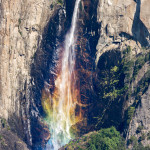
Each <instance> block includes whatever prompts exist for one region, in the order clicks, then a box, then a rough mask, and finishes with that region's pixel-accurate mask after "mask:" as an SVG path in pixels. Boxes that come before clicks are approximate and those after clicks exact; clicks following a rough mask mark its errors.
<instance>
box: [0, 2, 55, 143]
mask: <svg viewBox="0 0 150 150" xmlns="http://www.w3.org/2000/svg"><path fill="white" fill-rule="evenodd" d="M56 4H57V3H55V2H53V1H50V0H42V1H41V0H27V1H19V0H15V1H14V0H9V1H8V0H6V1H5V0H2V1H0V117H3V118H5V119H7V120H8V122H10V124H13V123H12V122H13V121H14V122H15V125H14V128H17V130H15V129H14V130H15V131H16V132H18V134H19V132H20V133H22V132H23V131H22V130H24V129H25V132H26V134H25V135H24V133H23V134H22V135H20V136H21V137H22V138H24V136H25V137H26V140H27V143H28V144H29V145H32V140H31V139H32V137H31V131H30V119H29V118H30V116H29V111H32V108H31V103H32V105H34V104H33V98H32V94H31V93H32V92H31V86H32V85H34V81H32V82H31V64H32V63H34V60H33V58H34V54H35V52H36V50H37V47H38V44H39V43H40V41H41V39H42V34H43V32H44V27H45V26H46V25H47V23H48V22H49V20H50V18H52V16H53V14H54V11H55V10H56V6H57V5H56ZM29 109H30V110H29ZM34 109H35V110H36V108H34ZM35 112H36V111H35ZM32 113H33V112H32ZM36 114H37V112H36V113H34V115H36Z"/></svg>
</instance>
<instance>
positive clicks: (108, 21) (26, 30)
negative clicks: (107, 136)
mask: <svg viewBox="0 0 150 150" xmlns="http://www.w3.org/2000/svg"><path fill="white" fill-rule="evenodd" d="M74 3H75V0H73V1H72V2H70V1H69V0H65V1H62V0H57V1H56V0H55V1H54V0H42V1H41V0H26V1H24V0H22V1H19V0H15V1H13V0H1V1H0V121H1V123H0V137H1V138H0V142H1V143H0V144H1V145H0V148H1V149H2V150H3V149H8V145H12V148H11V149H18V150H22V149H36V148H39V147H41V145H42V146H43V147H44V146H45V144H46V142H47V141H48V140H49V138H50V133H49V131H48V126H47V124H46V123H45V122H44V121H43V117H44V115H45V114H44V111H43V108H42V105H41V94H42V89H43V87H44V86H45V81H47V80H49V67H50V65H51V64H52V63H53V62H52V55H53V53H54V51H55V50H56V48H57V46H58V45H61V43H62V41H63V39H64V35H65V34H66V32H67V30H68V28H69V27H70V22H71V18H72V13H73V8H74ZM149 10H150V0H81V4H80V15H79V23H78V28H79V32H78V43H77V45H78V50H77V72H78V77H77V78H78V81H79V82H80V84H81V85H80V93H81V101H82V104H84V105H87V107H84V117H85V120H84V121H83V122H81V123H79V124H77V125H76V127H77V128H79V130H80V131H79V132H78V135H79V136H81V135H83V134H86V133H88V132H91V131H94V130H99V129H101V128H109V127H111V126H115V127H116V128H117V130H119V131H120V133H121V134H122V135H123V137H124V138H125V139H126V145H127V147H129V148H130V149H132V147H133V143H132V142H129V141H132V139H133V137H134V139H135V138H136V140H137V141H139V142H142V144H143V145H144V146H146V145H150V140H149V139H150V135H149V133H150V118H149V114H150V109H149V107H150V102H149V100H150V87H149V83H150V64H149V63H150V62H149V61H150V11H149ZM7 135H11V137H12V138H14V140H13V141H11V139H10V137H9V136H7ZM17 136H18V137H17ZM18 141H19V142H18ZM18 143H19V144H18ZM27 147H28V148H27Z"/></svg>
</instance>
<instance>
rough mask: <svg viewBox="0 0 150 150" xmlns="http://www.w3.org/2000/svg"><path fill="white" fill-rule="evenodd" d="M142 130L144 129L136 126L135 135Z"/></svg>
mask: <svg viewBox="0 0 150 150" xmlns="http://www.w3.org/2000/svg"><path fill="white" fill-rule="evenodd" d="M143 128H144V127H143V126H138V128H137V130H136V133H140V132H141V131H142V130H143Z"/></svg>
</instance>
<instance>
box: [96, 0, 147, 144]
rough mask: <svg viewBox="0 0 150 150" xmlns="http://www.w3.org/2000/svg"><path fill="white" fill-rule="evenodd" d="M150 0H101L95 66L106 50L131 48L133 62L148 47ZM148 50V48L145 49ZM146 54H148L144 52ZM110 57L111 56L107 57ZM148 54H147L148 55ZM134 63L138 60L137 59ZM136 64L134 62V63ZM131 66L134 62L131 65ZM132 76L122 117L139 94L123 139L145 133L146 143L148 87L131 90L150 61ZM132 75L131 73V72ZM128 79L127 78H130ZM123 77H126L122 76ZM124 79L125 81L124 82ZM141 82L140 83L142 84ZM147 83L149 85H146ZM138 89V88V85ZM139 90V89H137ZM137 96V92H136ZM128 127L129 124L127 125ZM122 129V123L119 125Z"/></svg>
mask: <svg viewBox="0 0 150 150" xmlns="http://www.w3.org/2000/svg"><path fill="white" fill-rule="evenodd" d="M149 3H150V1H149V0H136V1H134V0H100V1H99V4H98V8H97V21H98V22H99V25H100V28H99V32H100V38H99V41H98V44H97V55H96V57H97V58H96V60H95V62H96V65H97V67H98V63H99V60H101V59H102V56H103V55H104V54H105V53H107V52H108V51H112V50H119V51H120V52H121V53H122V55H123V50H125V49H126V48H127V47H128V46H129V47H130V48H131V55H130V57H129V58H128V59H130V62H131V61H134V60H135V58H137V57H138V55H139V54H140V55H143V54H144V53H145V52H144V50H143V49H142V48H141V47H147V48H148V47H149V46H150V11H149V10H150V5H149ZM147 51H149V50H147ZM146 55H148V54H146ZM109 57H110V60H111V59H112V58H111V57H112V56H109ZM148 57H149V56H148ZM136 63H137V62H136ZM136 63H135V65H136ZM143 64H144V63H143ZM133 66H134V65H133ZM140 68H141V69H140V70H139V71H138V73H137V76H136V78H135V79H131V80H130V82H131V85H130V86H129V88H131V87H132V88H131V93H133V94H131V95H132V96H131V97H130V98H125V99H126V100H125V101H124V106H123V110H122V117H123V114H124V113H125V110H127V109H128V108H129V107H132V106H133V105H135V101H136V100H137V99H138V98H137V95H140V94H141V95H140V102H139V104H138V105H136V107H135V111H134V112H133V118H132V119H131V122H130V124H129V128H128V127H127V128H128V129H127V130H128V131H127V137H126V139H127V140H128V139H130V138H131V136H135V137H137V138H138V140H140V139H141V136H142V135H145V139H143V141H142V143H143V144H144V145H148V144H150V143H149V140H148V138H147V134H148V133H149V131H150V127H149V125H150V123H149V113H150V111H149V107H150V105H149V99H150V95H149V93H150V91H149V89H150V88H146V89H145V91H142V92H141V93H139V94H137V93H136V92H134V90H136V89H138V87H141V86H142V84H143V83H144V84H145V83H146V81H144V79H145V78H147V77H146V76H149V75H147V74H148V71H149V69H150V68H149V61H148V62H147V63H145V64H144V65H143V67H140ZM130 70H131V72H132V71H133V73H131V74H134V72H135V67H133V70H132V65H131V66H130ZM131 76H132V75H131ZM129 78H130V77H129ZM125 80H126V78H125ZM125 80H124V83H125V82H126V81H125ZM142 82H143V83H142ZM148 85H149V84H148ZM139 89H140V88H139ZM139 91H140V90H139ZM135 93H136V94H137V95H136V94H135ZM133 103H134V104H133ZM127 126H128V125H127ZM139 126H142V127H143V130H142V131H141V132H140V133H137V129H138V127H139ZM122 128H123V126H122Z"/></svg>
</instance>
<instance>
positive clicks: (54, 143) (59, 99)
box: [42, 0, 82, 150]
mask: <svg viewBox="0 0 150 150" xmlns="http://www.w3.org/2000/svg"><path fill="white" fill-rule="evenodd" d="M79 3H80V0H76V3H75V8H74V13H73V18H72V24H71V28H70V30H69V32H68V33H67V35H66V38H65V44H64V51H63V55H62V58H61V57H60V60H59V62H60V67H59V68H56V70H57V73H56V74H57V75H56V80H55V81H54V91H53V92H50V90H49V89H48V88H45V89H44V90H43V93H42V105H43V108H44V110H45V112H46V114H47V117H46V121H47V123H48V124H49V128H50V133H51V138H50V140H49V142H48V144H47V147H46V150H58V149H59V148H60V147H62V146H63V145H65V144H67V143H68V142H69V141H70V139H72V138H73V136H74V135H73V134H72V133H71V132H70V129H71V127H72V126H73V125H75V124H76V123H77V122H79V121H81V120H82V115H81V107H80V93H79V87H78V86H77V83H76V71H75V58H76V56H75V43H76V38H75V37H76V36H75V31H76V23H77V18H78V7H79ZM57 66H59V65H57ZM77 107H79V108H78V109H77ZM76 110H78V112H76Z"/></svg>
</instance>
